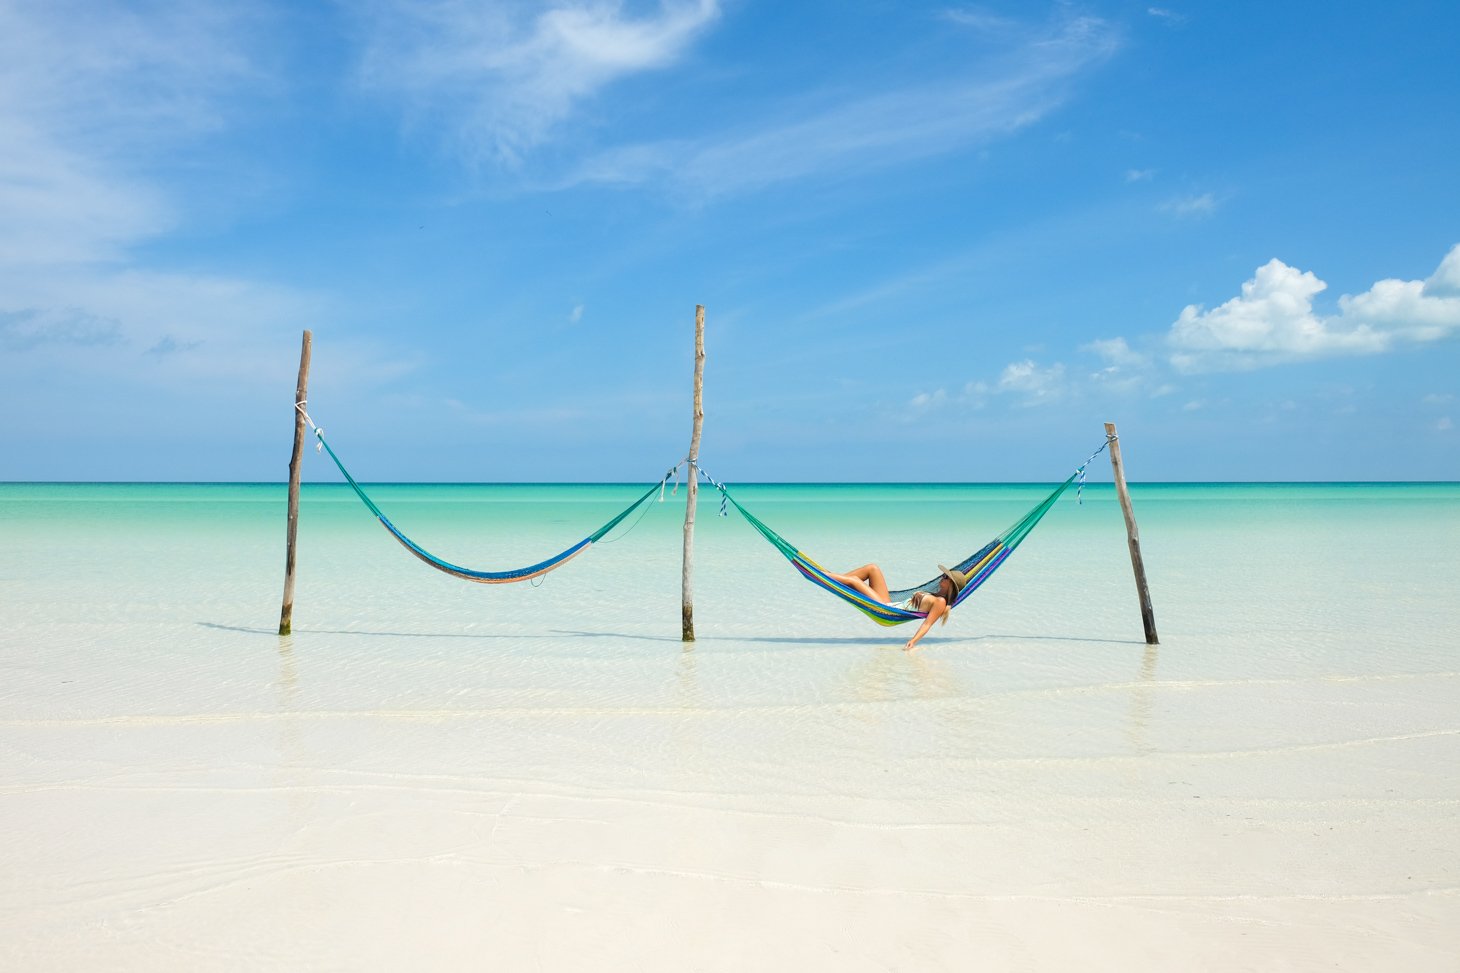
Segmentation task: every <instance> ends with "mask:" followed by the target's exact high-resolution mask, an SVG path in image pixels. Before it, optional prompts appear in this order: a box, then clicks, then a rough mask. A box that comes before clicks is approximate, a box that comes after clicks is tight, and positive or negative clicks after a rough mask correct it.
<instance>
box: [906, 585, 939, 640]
mask: <svg viewBox="0 0 1460 973" xmlns="http://www.w3.org/2000/svg"><path fill="white" fill-rule="evenodd" d="M947 610H948V602H946V601H944V600H943V599H942V598H939V597H938V596H937V595H934V596H933V604H932V607H931V608H929V609H928V617H927V618H925V619H923V624H921V625H919V626H918V631H917V634H916V635H914V636H913V637H912V638H910V639H908V640H907V645H904V646H903V647H902V648H903V651H904V652H907V651H911V650H912V648H913V647H914V646H916V645H917V644H918V640H919V639H921V638H922V637H923V636H924V635H927V634H928V629H930V628H932V627H933V623H934V622H935V621H937V620H938V618H939V616H941V615H942V614H943V613H944V612H945V611H947Z"/></svg>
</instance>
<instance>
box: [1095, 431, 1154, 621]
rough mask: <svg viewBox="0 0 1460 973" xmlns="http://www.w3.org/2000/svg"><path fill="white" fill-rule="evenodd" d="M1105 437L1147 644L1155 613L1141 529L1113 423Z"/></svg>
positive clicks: (1118, 438)
mask: <svg viewBox="0 0 1460 973" xmlns="http://www.w3.org/2000/svg"><path fill="white" fill-rule="evenodd" d="M1105 436H1106V438H1107V439H1108V440H1110V465H1111V467H1112V468H1113V469H1114V470H1115V493H1116V496H1118V497H1119V498H1120V512H1121V513H1123V514H1125V537H1126V542H1127V544H1128V545H1129V546H1130V564H1131V568H1132V569H1134V571H1135V573H1136V593H1137V594H1139V595H1140V598H1141V624H1142V625H1144V626H1145V628H1146V644H1147V645H1157V644H1159V643H1160V639H1158V638H1157V637H1156V612H1155V609H1153V608H1152V607H1151V590H1150V588H1148V587H1147V586H1146V566H1145V562H1143V561H1142V560H1141V532H1140V528H1138V527H1137V526H1136V512H1135V509H1134V508H1132V507H1131V503H1130V491H1129V490H1127V489H1126V485H1125V467H1124V466H1123V465H1122V464H1121V461H1120V437H1119V436H1117V435H1116V434H1115V423H1113V422H1107V423H1106V424H1105Z"/></svg>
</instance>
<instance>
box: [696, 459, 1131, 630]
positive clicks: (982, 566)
mask: <svg viewBox="0 0 1460 973" xmlns="http://www.w3.org/2000/svg"><path fill="white" fill-rule="evenodd" d="M1109 444H1110V441H1109V440H1108V439H1107V440H1106V442H1105V444H1104V445H1102V446H1101V447H1100V449H1097V450H1096V451H1095V452H1094V453H1092V454H1091V455H1090V458H1089V459H1087V460H1085V462H1084V463H1081V464H1080V466H1079V467H1078V468H1077V469H1076V470H1075V472H1074V473H1072V474H1070V477H1069V479H1067V480H1065V481H1064V482H1063V483H1061V484H1060V485H1059V486H1057V487H1055V488H1054V490H1053V492H1051V493H1050V494H1049V496H1047V497H1045V498H1044V499H1043V500H1041V501H1040V502H1039V503H1037V504H1035V505H1034V506H1033V507H1032V508H1030V510H1029V512H1028V513H1026V514H1024V516H1022V517H1020V518H1019V520H1017V521H1015V522H1014V523H1013V524H1012V525H1011V526H1010V527H1009V528H1008V529H1007V530H1005V531H1004V532H1003V533H1001V534H999V535H998V536H997V537H995V538H994V539H993V540H991V541H989V542H988V543H987V544H985V545H984V546H983V547H981V548H979V549H978V550H977V551H975V552H974V553H972V554H970V555H969V556H968V557H966V558H964V559H963V560H961V561H959V562H958V563H957V564H956V565H954V570H957V571H962V572H963V573H964V574H965V575H967V576H968V584H966V585H965V586H964V587H963V590H962V591H960V592H959V593H958V596H957V597H956V598H954V599H953V605H952V606H950V607H956V606H958V605H960V604H962V603H963V601H964V599H966V598H968V597H969V596H970V595H972V594H973V593H974V592H975V591H977V590H978V589H979V588H980V587H981V586H982V585H983V583H984V582H985V581H987V580H988V579H989V578H990V576H992V575H993V573H994V572H995V571H997V570H998V569H999V568H1000V566H1002V565H1003V563H1004V562H1005V561H1006V560H1007V559H1008V557H1009V555H1010V554H1013V553H1014V550H1015V548H1017V547H1018V546H1019V545H1020V544H1021V543H1023V541H1024V538H1025V537H1027V536H1029V532H1030V531H1032V530H1033V529H1034V527H1035V525H1037V524H1038V523H1039V522H1040V521H1041V520H1043V519H1044V515H1045V514H1047V513H1049V511H1050V509H1051V508H1052V507H1053V506H1054V505H1055V502H1056V501H1058V500H1059V498H1060V497H1061V496H1062V495H1063V494H1064V492H1065V491H1066V490H1068V489H1069V488H1070V485H1071V484H1073V483H1075V482H1076V481H1077V480H1078V481H1079V482H1080V484H1081V485H1082V486H1083V484H1084V479H1085V467H1086V466H1088V465H1089V464H1090V460H1093V459H1094V458H1095V457H1096V456H1099V455H1100V453H1101V451H1102V450H1104V449H1105V446H1108V445H1109ZM699 472H700V473H701V474H702V475H704V476H705V479H707V480H709V482H710V484H711V485H712V486H714V487H715V488H717V489H718V490H719V491H720V495H721V497H722V498H723V500H722V505H723V503H724V502H726V501H728V502H729V503H730V504H731V505H733V506H734V507H735V509H736V510H738V511H740V514H741V516H743V517H744V518H745V520H746V522H747V523H749V524H750V526H752V527H754V528H755V529H756V531H757V532H758V533H759V534H760V535H761V536H762V537H764V538H765V539H766V540H767V541H768V542H770V544H771V545H772V546H773V547H775V548H776V550H778V551H780V552H781V554H782V555H783V556H784V557H785V558H786V560H788V561H790V562H791V564H792V566H793V567H795V568H796V570H797V571H799V572H800V573H801V575H802V577H804V578H805V579H806V580H808V581H810V582H811V583H812V584H815V585H816V586H817V587H819V588H822V589H823V590H825V591H828V592H830V593H831V594H833V595H835V596H837V597H838V598H840V599H842V600H843V601H845V602H847V603H848V604H850V605H851V606H852V607H853V608H855V609H857V610H858V611H860V612H862V613H863V614H865V615H866V616H867V617H869V618H871V619H872V620H873V621H874V622H876V623H878V624H879V625H901V624H902V623H903V622H912V621H919V620H921V619H924V618H926V617H927V612H920V611H913V610H911V609H909V608H904V607H901V605H900V604H899V603H900V602H901V603H905V602H906V601H907V600H908V599H909V598H911V597H912V596H913V594H914V592H918V591H926V592H929V593H930V594H937V592H938V588H939V584H940V582H941V580H942V576H941V575H940V576H938V577H935V578H932V579H930V580H928V581H925V582H923V583H922V584H920V585H917V586H916V587H913V588H903V589H899V590H897V591H889V592H888V603H884V602H881V601H878V600H876V599H875V598H872V597H870V596H868V595H865V594H863V593H862V592H860V591H858V590H857V589H856V588H853V587H851V586H850V585H847V584H844V583H842V582H840V581H838V580H836V579H835V578H833V577H832V576H831V572H829V571H827V570H826V569H825V568H823V567H822V566H821V565H820V564H818V563H817V562H816V561H815V560H813V559H812V558H811V557H809V556H808V555H807V554H806V553H805V552H803V551H802V550H801V549H800V548H798V547H796V545H795V544H792V543H791V542H790V541H788V540H786V539H785V538H784V537H782V536H781V535H780V534H778V533H776V532H775V531H774V530H773V529H771V527H769V526H768V525H767V524H766V523H765V521H763V520H761V519H760V518H758V517H756V516H755V515H754V514H752V513H751V512H750V511H749V510H746V509H745V507H744V506H742V505H741V503H740V501H739V500H737V499H735V497H734V496H733V495H732V494H731V493H730V491H729V489H728V488H727V487H726V486H725V485H724V484H723V483H719V482H717V481H715V480H713V479H711V478H710V477H709V475H708V474H705V473H704V470H703V469H700V470H699Z"/></svg>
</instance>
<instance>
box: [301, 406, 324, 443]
mask: <svg viewBox="0 0 1460 973" xmlns="http://www.w3.org/2000/svg"><path fill="white" fill-rule="evenodd" d="M308 404H309V400H308V399H303V400H301V401H299V402H295V403H294V408H296V409H298V410H299V414H300V415H301V416H303V417H304V421H305V422H307V423H309V428H310V429H313V430H314V438H315V439H316V440H318V441H317V442H316V443H315V444H314V451H315V452H316V453H318V452H321V451H323V450H324V428H323V427H321V426H316V425H315V424H314V420H313V419H311V418H310V416H309V413H308V412H307V411H306V410H305V408H304V407H305V406H306V405H308Z"/></svg>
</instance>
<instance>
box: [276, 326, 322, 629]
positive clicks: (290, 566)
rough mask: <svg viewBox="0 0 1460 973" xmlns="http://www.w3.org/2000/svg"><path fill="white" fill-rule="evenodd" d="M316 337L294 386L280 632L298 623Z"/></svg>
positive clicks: (302, 355)
mask: <svg viewBox="0 0 1460 973" xmlns="http://www.w3.org/2000/svg"><path fill="white" fill-rule="evenodd" d="M313 340H314V336H313V335H311V334H310V333H309V332H308V331H306V332H304V345H303V347H302V348H301V349H300V351H299V383H298V384H297V385H296V386H295V388H294V402H295V407H294V455H293V456H291V457H289V528H288V538H289V539H288V541H287V542H286V544H285V549H284V607H283V608H282V609H281V610H280V612H279V634H280V635H288V634H289V633H290V632H291V631H292V630H293V625H294V539H295V537H296V536H298V534H299V461H300V460H301V459H303V457H304V409H305V404H304V403H305V402H306V401H307V400H308V397H309V353H310V348H311V345H312V342H313Z"/></svg>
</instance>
